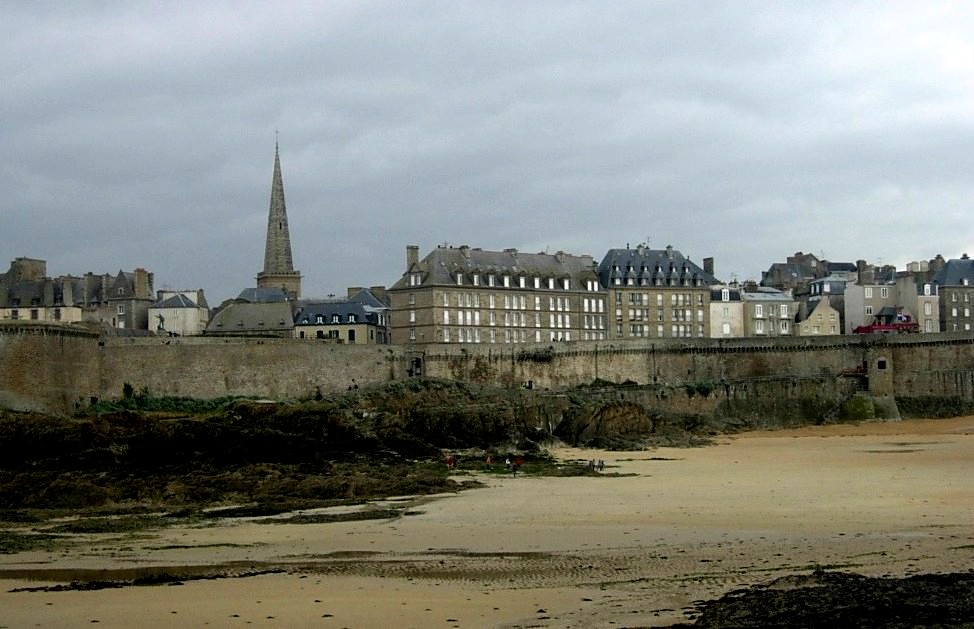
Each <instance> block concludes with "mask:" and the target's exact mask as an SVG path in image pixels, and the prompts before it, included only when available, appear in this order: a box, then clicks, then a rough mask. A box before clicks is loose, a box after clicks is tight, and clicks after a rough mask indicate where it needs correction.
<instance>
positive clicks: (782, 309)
mask: <svg viewBox="0 0 974 629" xmlns="http://www.w3.org/2000/svg"><path fill="white" fill-rule="evenodd" d="M764 310H765V308H764V304H754V316H755V318H757V319H761V318H763V317H764ZM767 310H768V316H769V317H774V316H775V306H774V304H768V309H767ZM777 312H778V316H779V317H781V318H782V319H788V318H789V316H790V315H789V312H790V308H788V304H780V305H778V307H777Z"/></svg>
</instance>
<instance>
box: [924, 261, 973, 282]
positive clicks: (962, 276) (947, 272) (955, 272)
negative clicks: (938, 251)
mask: <svg viewBox="0 0 974 629" xmlns="http://www.w3.org/2000/svg"><path fill="white" fill-rule="evenodd" d="M964 280H967V283H966V284H965V283H964ZM930 282H931V283H932V284H936V285H938V286H974V260H970V259H966V258H961V259H959V260H958V259H952V260H947V263H946V264H945V265H944V268H942V269H940V270H939V271H937V273H936V275H934V276H933V279H932V280H930Z"/></svg>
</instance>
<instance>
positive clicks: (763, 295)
mask: <svg viewBox="0 0 974 629" xmlns="http://www.w3.org/2000/svg"><path fill="white" fill-rule="evenodd" d="M741 299H742V300H743V304H744V315H743V317H744V336H757V337H773V336H794V335H795V334H797V331H796V329H795V325H794V320H795V316H796V315H797V313H798V302H797V301H796V300H795V299H792V297H791V295H790V294H789V293H786V292H783V291H780V290H777V289H773V288H764V287H755V290H754V291H753V292H750V291H745V292H743V293H742V294H741Z"/></svg>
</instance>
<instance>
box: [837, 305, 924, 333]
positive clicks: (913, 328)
mask: <svg viewBox="0 0 974 629" xmlns="http://www.w3.org/2000/svg"><path fill="white" fill-rule="evenodd" d="M919 331H920V324H919V323H917V322H916V321H914V320H913V317H911V316H910V315H908V314H905V313H903V312H897V311H896V310H894V309H893V308H890V307H886V308H883V309H882V310H880V311H879V314H878V315H876V319H875V320H874V321H873V322H872V323H870V324H869V325H860V326H859V327H857V328H853V330H852V333H853V334H913V333H915V332H919Z"/></svg>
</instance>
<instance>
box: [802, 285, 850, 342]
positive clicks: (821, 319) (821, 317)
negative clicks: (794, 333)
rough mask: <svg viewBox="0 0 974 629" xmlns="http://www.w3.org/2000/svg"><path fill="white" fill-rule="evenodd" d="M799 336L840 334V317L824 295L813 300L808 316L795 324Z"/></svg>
mask: <svg viewBox="0 0 974 629" xmlns="http://www.w3.org/2000/svg"><path fill="white" fill-rule="evenodd" d="M796 325H797V328H798V335H799V336H831V335H836V334H842V317H841V316H840V315H839V311H838V310H836V309H835V308H833V307H832V305H831V303H830V298H829V297H828V296H827V295H826V296H823V297H821V298H820V299H817V300H816V301H815V307H814V308H813V309H812V311H811V312H809V313H808V316H807V317H806V318H805V319H803V320H802V321H799V322H798V323H797V324H796Z"/></svg>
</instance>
